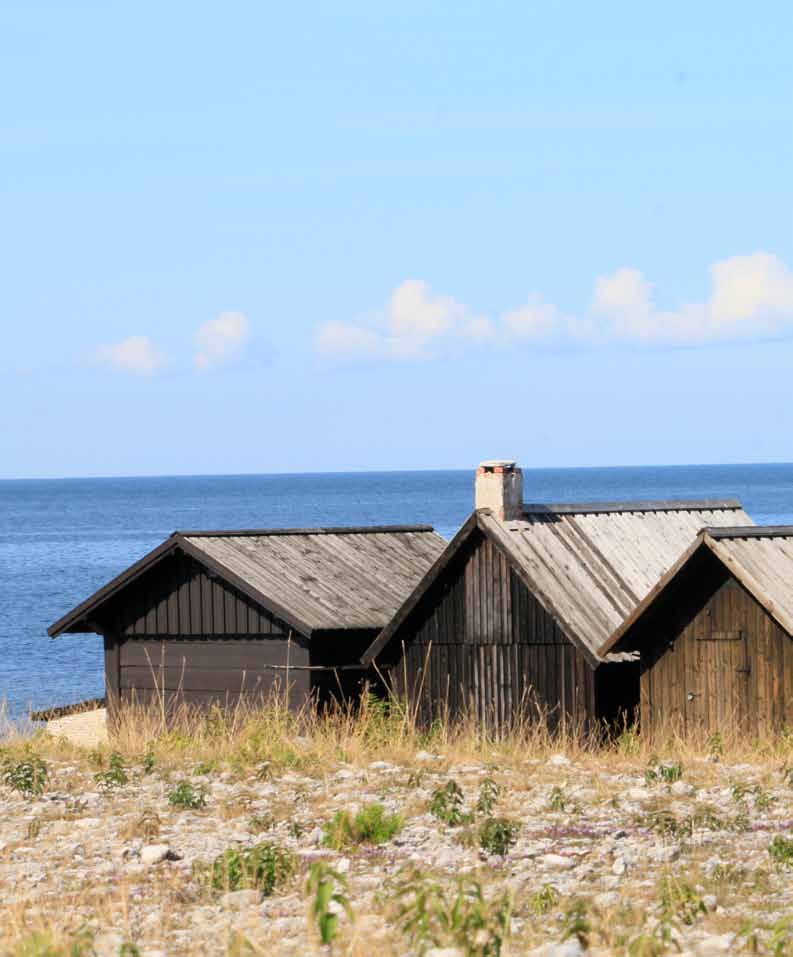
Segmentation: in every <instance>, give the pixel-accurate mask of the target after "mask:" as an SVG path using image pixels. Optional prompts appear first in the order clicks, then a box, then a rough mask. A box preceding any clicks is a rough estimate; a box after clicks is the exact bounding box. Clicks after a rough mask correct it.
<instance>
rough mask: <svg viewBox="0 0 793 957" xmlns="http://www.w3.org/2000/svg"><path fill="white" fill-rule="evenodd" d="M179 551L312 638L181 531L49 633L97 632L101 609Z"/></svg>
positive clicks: (275, 604)
mask: <svg viewBox="0 0 793 957" xmlns="http://www.w3.org/2000/svg"><path fill="white" fill-rule="evenodd" d="M176 551H181V552H183V553H184V554H185V555H189V556H190V558H192V559H194V560H195V561H196V562H197V563H198V564H199V565H201V566H202V567H203V568H205V569H206V570H207V571H209V572H211V573H213V574H215V575H217V576H218V577H219V578H221V579H222V580H223V581H225V582H227V583H228V584H229V585H230V586H232V587H233V588H235V589H237V590H238V591H239V592H241V593H242V594H243V595H245V596H246V597H247V598H249V599H250V600H251V601H253V602H255V603H256V604H258V605H260V606H261V607H262V608H264V609H265V610H266V611H268V612H270V613H271V614H272V615H274V616H275V617H276V618H279V619H281V620H282V621H283V622H285V623H286V624H287V625H290V626H291V627H292V628H294V629H295V631H297V632H299V633H300V634H302V635H305V636H306V637H307V638H309V637H311V634H312V629H311V628H310V627H309V626H308V625H307V624H306V623H305V622H302V621H300V620H299V619H297V618H296V617H295V616H294V615H293V614H291V613H290V612H289V610H288V609H286V608H283V607H282V606H281V605H279V604H278V602H275V601H273V600H272V599H271V598H270V597H269V596H267V595H263V594H262V593H261V592H259V591H258V590H257V589H255V588H253V587H251V585H250V584H249V583H248V582H246V581H245V580H244V579H242V578H240V576H238V575H236V574H234V573H233V572H231V571H230V570H229V569H227V568H225V567H224V566H223V565H222V564H221V563H219V562H217V561H216V560H214V559H212V558H211V557H210V556H208V555H206V554H205V553H204V552H202V551H201V550H200V549H198V548H196V547H195V546H193V545H192V544H191V543H190V542H189V541H186V539H185V537H184V536H183V535H182V533H180V532H174V533H173V535H171V536H170V537H169V538H167V539H166V540H165V541H164V542H163V543H162V544H161V545H158V546H157V548H154V549H152V551H150V552H149V553H148V554H146V555H144V556H143V558H141V559H140V560H139V561H137V562H135V563H134V564H133V565H130V567H129V568H127V569H126V570H125V571H123V572H121V574H120V575H117V576H116V577H115V578H113V579H112V580H111V581H109V582H108V583H107V584H106V585H103V586H102V588H100V589H98V590H97V591H96V592H94V594H93V595H91V596H90V597H89V598H87V599H86V600H85V601H83V602H80V604H79V605H76V606H75V607H74V608H73V609H72V610H71V611H69V612H67V614H65V615H64V616H63V617H62V618H59V619H58V621H56V622H54V623H53V624H52V625H50V627H49V628H48V629H47V634H48V635H49V636H50V637H51V638H55V637H57V636H58V635H62V634H64V633H67V632H72V633H85V632H91V631H95V630H97V629H96V625H95V623H94V622H93V621H92V619H93V618H94V617H95V616H96V615H97V614H98V613H99V612H100V609H101V608H102V607H103V606H105V605H106V604H107V603H108V602H109V601H111V600H113V599H115V598H117V597H118V596H119V595H120V594H121V592H122V591H123V590H124V589H125V588H127V587H128V586H130V585H131V584H132V583H133V582H135V581H137V580H138V579H139V578H140V577H141V576H142V575H144V574H145V573H146V572H148V571H150V570H152V569H154V568H155V567H156V566H157V565H158V564H159V563H160V562H162V561H163V560H164V559H166V558H167V557H169V556H171V555H172V554H173V553H174V552H176Z"/></svg>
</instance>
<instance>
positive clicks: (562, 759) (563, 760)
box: [548, 754, 570, 765]
mask: <svg viewBox="0 0 793 957" xmlns="http://www.w3.org/2000/svg"><path fill="white" fill-rule="evenodd" d="M569 763H570V758H568V757H567V755H566V754H552V755H551V756H550V758H548V764H555V765H565V764H569Z"/></svg>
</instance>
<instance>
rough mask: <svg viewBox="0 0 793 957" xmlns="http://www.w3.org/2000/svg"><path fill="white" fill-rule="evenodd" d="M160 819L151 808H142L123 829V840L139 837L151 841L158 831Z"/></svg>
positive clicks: (160, 824) (160, 823)
mask: <svg viewBox="0 0 793 957" xmlns="http://www.w3.org/2000/svg"><path fill="white" fill-rule="evenodd" d="M161 826H162V821H161V819H160V815H159V814H158V813H157V812H156V811H154V810H152V809H151V808H146V809H144V810H143V811H142V812H141V814H140V815H139V816H138V817H136V818H135V820H134V821H132V822H131V823H130V824H129V825H128V826H127V827H126V828H124V830H123V831H122V832H121V836H122V837H123V838H124V839H125V840H130V839H131V838H134V837H140V838H142V839H143V840H144V841H149V842H151V841H153V840H154V838H155V837H157V836H158V835H159V833H160V827H161Z"/></svg>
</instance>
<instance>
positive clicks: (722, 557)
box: [600, 526, 793, 656]
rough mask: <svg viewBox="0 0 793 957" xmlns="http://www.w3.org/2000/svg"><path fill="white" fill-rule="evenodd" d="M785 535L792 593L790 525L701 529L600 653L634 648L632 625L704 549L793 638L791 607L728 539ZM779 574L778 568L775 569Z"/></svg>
mask: <svg viewBox="0 0 793 957" xmlns="http://www.w3.org/2000/svg"><path fill="white" fill-rule="evenodd" d="M773 538H785V539H791V548H790V550H789V551H788V553H787V554H786V555H785V556H784V557H785V564H786V565H787V568H786V570H785V571H786V572H787V574H788V575H790V578H789V591H790V593H791V594H793V527H788V526H781V527H770V526H769V527H766V528H763V527H762V526H760V527H757V526H752V527H745V528H744V527H738V528H736V527H729V528H704V529H703V530H702V531H701V532H700V534H699V535H698V536H697V537H696V539H695V540H694V542H693V543H692V544H691V546H690V547H689V548H688V549H687V550H686V551H685V553H684V554H683V555H682V556H681V557H680V558H679V559H678V561H677V562H675V564H674V565H673V566H672V567H671V568H670V569H669V571H668V572H667V573H666V575H664V576H663V578H662V579H661V580H660V581H659V582H658V584H657V585H656V586H655V588H653V589H652V590H651V591H650V592H649V594H648V595H646V597H645V598H644V599H643V600H642V601H641V602H640V603H639V605H638V606H637V607H636V608H635V609H634V611H633V612H632V613H631V614H630V615H629V616H628V617H627V618H626V619H625V621H624V622H623V623H622V624H621V625H620V627H619V628H617V630H616V631H615V632H614V634H613V635H611V637H610V638H609V639H608V641H606V642H605V643H604V644H603V645H602V646H601V648H600V654H601V656H605V655H607V654H609V653H612V652H614V651H621V650H633V649H632V647H630V645H629V643H626V641H625V639H626V638H627V636H628V635H629V633H630V632H631V631H632V630H633V628H634V626H636V625H637V624H638V622H639V621H640V620H641V619H642V618H643V617H644V616H645V615H646V614H648V613H649V612H650V611H651V609H652V608H653V607H654V606H655V604H656V602H658V601H659V600H660V599H661V597H662V596H663V595H664V594H665V593H666V592H667V590H668V589H669V588H671V587H674V586H675V585H676V584H677V582H678V580H679V579H680V578H682V576H684V575H685V574H686V572H687V571H688V570H689V568H690V567H691V565H692V562H694V561H696V559H697V557H698V556H699V555H700V554H701V552H702V551H703V550H707V551H708V552H710V553H711V554H712V555H714V556H715V557H716V558H717V559H718V560H719V561H720V562H721V564H722V565H723V566H724V567H725V568H726V569H727V571H729V572H730V574H732V575H733V576H734V577H735V579H736V580H737V581H738V582H740V584H741V585H743V587H744V588H746V590H747V591H748V592H749V594H750V595H751V596H752V597H753V598H754V599H755V601H757V602H758V604H760V605H761V606H762V607H763V608H764V609H765V610H766V611H767V612H768V614H769V615H771V617H772V618H773V619H774V620H775V621H776V622H777V623H778V624H779V625H780V626H781V627H782V628H783V629H784V630H785V631H786V632H787V633H788V634H789V635H791V637H793V614H791V609H789V608H785V607H784V606H783V605H782V604H781V602H779V601H775V600H774V599H773V597H772V596H771V595H770V594H769V589H768V586H767V585H766V583H765V582H764V581H763V568H762V566H761V565H760V564H758V563H750V562H748V561H746V560H745V559H743V558H742V556H741V555H740V553H739V552H738V550H737V549H736V548H735V547H730V544H729V543H730V542H734V541H736V540H749V541H751V540H757V539H773ZM776 573H777V574H779V570H778V569H777V570H776Z"/></svg>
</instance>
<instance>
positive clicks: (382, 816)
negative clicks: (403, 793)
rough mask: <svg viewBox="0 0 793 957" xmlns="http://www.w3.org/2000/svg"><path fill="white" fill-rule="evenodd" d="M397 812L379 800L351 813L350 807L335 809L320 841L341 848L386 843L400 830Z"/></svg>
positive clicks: (400, 818)
mask: <svg viewBox="0 0 793 957" xmlns="http://www.w3.org/2000/svg"><path fill="white" fill-rule="evenodd" d="M403 825H404V821H403V819H402V817H401V816H400V815H399V814H388V813H387V812H386V809H385V807H384V806H383V805H382V804H367V805H366V806H365V807H363V808H361V810H360V811H358V813H357V814H356V815H355V817H353V816H352V815H351V814H350V812H349V811H337V812H336V814H335V815H334V816H333V818H332V820H331V821H330V822H329V823H328V824H327V825H326V827H325V837H324V840H323V843H324V844H325V846H326V847H332V848H333V849H334V850H336V851H340V850H342V849H343V848H345V847H354V846H355V845H357V844H385V842H386V841H390V840H391V838H392V837H393V836H394V835H395V834H397V833H398V832H399V831H401V830H402V827H403Z"/></svg>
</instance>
